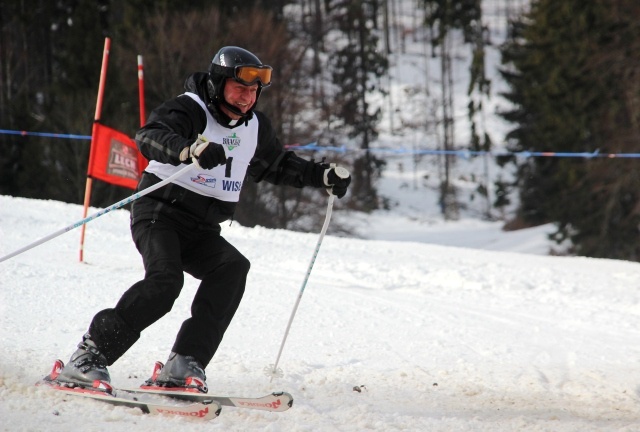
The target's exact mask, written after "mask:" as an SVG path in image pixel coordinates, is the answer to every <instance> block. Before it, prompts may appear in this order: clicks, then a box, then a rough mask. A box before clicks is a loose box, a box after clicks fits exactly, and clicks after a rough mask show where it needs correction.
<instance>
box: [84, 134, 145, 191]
mask: <svg viewBox="0 0 640 432" xmlns="http://www.w3.org/2000/svg"><path fill="white" fill-rule="evenodd" d="M147 163H148V162H147V160H146V159H145V158H144V157H143V156H142V155H141V154H140V152H139V151H138V148H137V147H136V143H135V142H134V141H133V139H131V138H130V137H128V136H127V135H126V134H124V133H122V132H119V131H117V130H115V129H112V128H110V127H107V126H104V125H102V124H100V123H98V122H96V123H94V126H93V137H92V140H91V153H90V156H89V168H88V170H87V175H88V176H89V177H91V178H94V179H98V180H102V181H104V182H107V183H111V184H115V185H118V186H124V187H127V188H130V189H135V188H136V186H137V185H138V180H139V179H140V176H141V175H142V171H143V170H144V169H145V168H146V166H147Z"/></svg>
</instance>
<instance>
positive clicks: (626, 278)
mask: <svg viewBox="0 0 640 432" xmlns="http://www.w3.org/2000/svg"><path fill="white" fill-rule="evenodd" d="M80 215H81V207H80V206H75V205H68V204H63V203H59V202H53V201H34V200H27V199H23V198H11V197H2V196H0V254H1V255H5V254H7V253H9V252H12V251H13V250H15V249H17V248H19V247H22V246H24V245H26V244H28V243H30V242H32V241H35V240H37V239H39V238H41V237H44V236H45V235H47V234H50V233H51V232H54V231H56V230H58V229H60V228H61V227H64V226H66V225H68V224H69V223H71V222H73V221H74V220H77V219H79V218H80ZM223 234H224V235H225V237H226V238H228V239H229V240H230V241H231V242H232V243H233V244H234V245H236V247H238V249H239V250H241V251H242V252H243V253H244V254H245V255H246V256H247V257H248V258H249V259H250V260H251V262H252V269H251V272H250V274H249V280H248V285H247V291H246V293H245V298H244V301H243V303H242V305H241V306H240V309H239V310H238V313H237V315H236V317H235V319H234V321H233V322H232V324H231V326H230V328H229V330H228V332H227V334H226V336H225V339H224V341H223V343H222V345H221V347H220V349H219V352H218V354H217V355H216V357H215V358H214V360H213V361H212V363H211V364H210V365H209V366H208V368H207V376H208V381H209V386H210V388H211V390H210V391H211V392H212V393H216V394H217V393H221V394H232V395H239V396H257V395H261V394H263V393H269V392H271V391H274V390H284V391H288V392H290V393H292V394H293V396H294V399H295V401H294V405H293V408H292V409H291V410H289V411H287V412H284V413H268V412H260V411H249V410H239V409H233V408H227V407H225V408H223V411H222V414H221V416H220V417H219V418H218V419H216V420H215V421H212V422H208V423H206V424H204V423H202V422H198V421H196V420H190V419H180V418H171V417H154V416H146V415H143V414H142V413H140V412H138V411H136V410H132V409H127V408H121V407H110V406H106V405H103V404H100V403H98V402H93V401H87V400H80V399H77V398H73V397H67V396H62V395H60V394H56V393H52V392H51V391H50V390H48V389H46V388H41V387H36V386H35V385H34V383H35V382H36V381H37V380H38V379H40V378H41V377H42V376H44V375H46V374H47V373H48V372H49V369H50V368H51V366H52V364H53V361H54V360H55V358H57V357H60V358H61V359H62V360H63V361H67V360H68V357H69V355H70V354H71V353H72V352H73V350H74V348H75V345H76V344H77V342H78V341H79V339H80V337H81V335H82V333H83V332H84V331H85V330H86V326H87V325H88V323H89V321H90V319H91V317H92V316H93V315H94V314H95V313H96V312H97V311H99V310H101V309H103V308H106V307H112V306H113V305H114V304H115V302H116V301H117V300H118V298H119V296H120V294H121V293H122V292H123V291H124V290H126V289H127V288H128V287H129V286H130V285H131V284H132V283H134V282H135V281H137V280H138V278H140V277H141V276H142V266H141V262H140V259H139V256H138V254H137V252H136V251H135V248H134V246H133V243H132V241H131V240H130V235H129V231H128V212H126V211H115V212H112V213H110V214H107V215H105V216H103V217H101V218H100V219H98V220H96V221H94V222H92V223H91V224H89V225H88V226H87V240H86V249H85V257H86V263H84V264H81V263H79V262H78V258H77V256H78V253H77V252H78V242H79V231H71V232H69V233H66V234H63V235H62V236H60V237H58V238H56V239H54V240H52V241H50V242H47V243H45V244H43V245H41V246H39V247H37V248H35V249H33V250H31V251H28V252H25V253H23V254H21V255H19V256H17V257H14V258H12V259H10V260H8V261H6V262H4V263H0V265H1V266H2V269H1V272H2V278H1V279H0V284H1V286H2V288H1V290H0V323H1V325H0V336H1V341H2V348H3V349H2V350H1V352H0V417H1V418H2V424H1V425H0V430H7V431H8V430H11V431H14V430H15V431H17V430H21V431H41V430H51V431H67V430H71V429H75V428H77V427H78V426H79V425H82V429H83V430H87V431H117V430H130V429H132V428H136V429H139V430H154V431H169V430H174V429H176V428H179V430H181V431H183V430H184V431H191V430H193V431H200V430H205V429H206V430H225V431H229V430H230V431H246V430H265V431H362V430H376V431H377V430H380V431H382V430H384V431H389V430H391V431H393V430H398V431H399V430H408V431H424V430H429V431H469V430H472V431H514V430H530V431H600V430H607V431H610V430H615V431H638V430H640V411H639V409H638V397H639V394H638V393H639V387H638V382H637V380H636V379H635V377H636V376H638V374H637V371H638V369H639V368H640V365H639V364H638V359H640V349H639V348H638V339H639V336H640V334H639V333H640V332H639V329H640V290H639V288H638V286H639V283H638V282H640V265H638V264H637V263H630V262H623V261H612V260H596V259H587V258H563V257H545V256H537V255H526V254H520V253H512V252H492V251H482V250H473V249H465V248H457V247H447V246H435V245H428V244H422V243H412V242H392V241H381V240H375V241H372V240H359V239H347V238H336V237H332V236H327V237H325V240H324V242H323V245H322V248H321V250H320V253H319V255H318V258H317V260H316V263H315V265H314V269H313V272H312V274H311V277H310V279H309V283H308V284H307V287H306V290H305V292H304V295H303V298H302V301H301V304H300V307H299V309H298V312H297V315H296V318H295V320H294V322H293V326H292V329H291V332H290V334H289V337H288V340H287V342H286V345H285V348H284V352H283V355H282V358H281V360H280V365H279V366H280V367H281V368H282V369H283V371H284V377H283V378H275V379H274V380H273V382H272V383H270V382H269V378H268V377H266V376H265V375H264V373H263V369H264V368H265V367H267V366H269V365H271V364H273V362H274V361H275V357H276V355H277V351H278V348H279V346H280V342H281V340H282V337H283V334H284V330H285V327H286V323H287V320H288V318H289V315H290V313H291V309H292V307H293V304H294V302H295V300H296V298H297V295H298V293H299V290H300V285H301V283H302V281H303V279H304V274H305V272H306V269H307V266H308V264H309V260H310V258H311V254H312V252H313V248H314V247H315V244H316V241H317V234H315V233H309V234H303V233H293V232H288V231H283V230H267V229H264V228H254V229H248V228H244V227H241V226H238V225H237V224H234V225H233V226H231V227H229V226H225V227H224V228H223ZM196 287H197V281H195V280H193V279H190V278H187V279H186V283H185V287H184V289H183V293H182V295H181V296H180V298H179V299H178V301H177V302H176V304H175V307H174V309H173V310H172V311H171V312H170V313H169V314H168V315H167V316H165V317H164V318H162V319H161V320H160V321H159V322H158V323H156V324H155V325H154V326H152V327H150V328H149V329H147V330H146V331H145V332H143V335H142V337H141V339H140V341H139V342H138V343H137V344H136V345H135V346H134V347H133V348H132V349H131V350H130V351H129V352H127V353H126V354H125V355H124V356H123V357H122V358H121V359H120V360H119V361H118V362H116V363H115V364H114V365H113V366H111V367H110V371H111V375H112V379H113V382H114V384H115V385H117V386H137V385H138V384H140V383H141V382H142V381H143V380H144V379H146V378H147V377H148V376H149V374H150V373H151V370H152V367H153V363H154V361H156V360H161V361H164V360H166V356H167V355H168V351H169V349H170V347H171V345H172V342H173V338H174V336H175V333H176V332H177V330H178V328H179V326H180V323H181V322H182V320H183V319H184V318H186V317H187V316H188V313H189V306H190V301H191V298H192V297H193V294H194V292H195V289H196ZM355 387H357V388H359V389H360V392H358V391H355V390H354V388H355ZM43 425H45V426H46V427H45V426H43Z"/></svg>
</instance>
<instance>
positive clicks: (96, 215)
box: [0, 164, 193, 262]
mask: <svg viewBox="0 0 640 432" xmlns="http://www.w3.org/2000/svg"><path fill="white" fill-rule="evenodd" d="M192 166H193V165H191V164H189V165H187V166H185V167H184V168H182V169H181V170H180V171H178V172H176V173H175V174H173V175H171V176H169V177H167V178H166V179H165V180H162V181H161V182H160V183H156V184H154V185H151V186H149V187H148V188H146V189H143V190H141V191H140V192H136V193H134V194H133V195H131V196H130V197H128V198H125V199H123V200H122V201H118V202H117V203H115V204H113V205H111V206H109V207H107V208H105V209H102V210H100V211H98V212H96V213H94V214H92V215H90V216H87V217H85V218H84V219H81V220H79V221H77V222H75V223H73V224H71V225H69V226H67V227H65V228H62V229H61V230H58V231H56V232H54V233H51V234H49V235H48V236H46V237H43V238H41V239H40V240H37V241H35V242H33V243H31V244H28V245H27V246H24V247H23V248H20V249H18V250H16V251H14V252H11V253H10V254H9V255H5V256H3V257H1V258H0V262H3V261H6V260H8V259H9V258H13V257H14V256H16V255H20V254H21V253H23V252H26V251H28V250H29V249H33V248H34V247H36V246H39V245H41V244H43V243H46V242H48V241H49V240H51V239H54V238H56V237H58V236H59V235H62V234H64V233H66V232H68V231H71V230H72V229H74V228H77V227H79V226H82V225H84V224H86V223H87V222H90V221H92V220H94V219H97V218H99V217H100V216H102V215H104V214H106V213H109V212H110V211H112V210H117V209H119V208H120V207H123V206H125V205H127V204H129V203H131V202H133V201H135V200H137V199H138V198H141V197H143V196H145V195H147V194H148V193H151V192H153V191H154V190H156V189H159V188H161V187H163V186H165V185H167V184H168V183H171V182H172V181H173V180H175V179H176V178H178V177H179V176H180V175H182V174H184V173H185V172H187V171H188V170H190V169H191V167H192Z"/></svg>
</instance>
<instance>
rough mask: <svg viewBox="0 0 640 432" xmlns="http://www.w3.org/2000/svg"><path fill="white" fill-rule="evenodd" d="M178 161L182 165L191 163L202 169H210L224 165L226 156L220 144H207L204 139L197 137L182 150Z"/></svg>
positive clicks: (200, 136)
mask: <svg viewBox="0 0 640 432" xmlns="http://www.w3.org/2000/svg"><path fill="white" fill-rule="evenodd" d="M180 161H181V162H184V163H189V161H192V162H193V163H195V164H196V165H197V166H198V167H200V168H202V169H211V168H215V167H217V166H218V165H222V164H224V163H225V162H226V161H227V156H226V155H225V153H224V147H222V145H221V144H216V143H214V142H209V141H207V139H206V138H205V137H203V136H202V135H199V136H198V139H197V140H196V142H194V143H193V144H191V145H190V146H189V147H185V148H184V149H182V151H181V152H180Z"/></svg>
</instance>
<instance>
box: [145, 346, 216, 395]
mask: <svg viewBox="0 0 640 432" xmlns="http://www.w3.org/2000/svg"><path fill="white" fill-rule="evenodd" d="M145 385H146V386H158V387H170V388H182V389H187V390H197V391H199V392H201V393H206V392H207V391H209V389H208V387H207V377H206V375H205V373H204V368H203V367H202V364H201V363H200V362H199V361H198V360H196V358H195V357H192V356H185V355H182V354H178V353H174V352H172V353H171V354H170V355H169V360H167V364H165V365H163V364H162V363H161V362H156V367H155V370H154V371H153V376H152V377H151V378H150V379H148V380H147V381H146V382H145Z"/></svg>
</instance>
